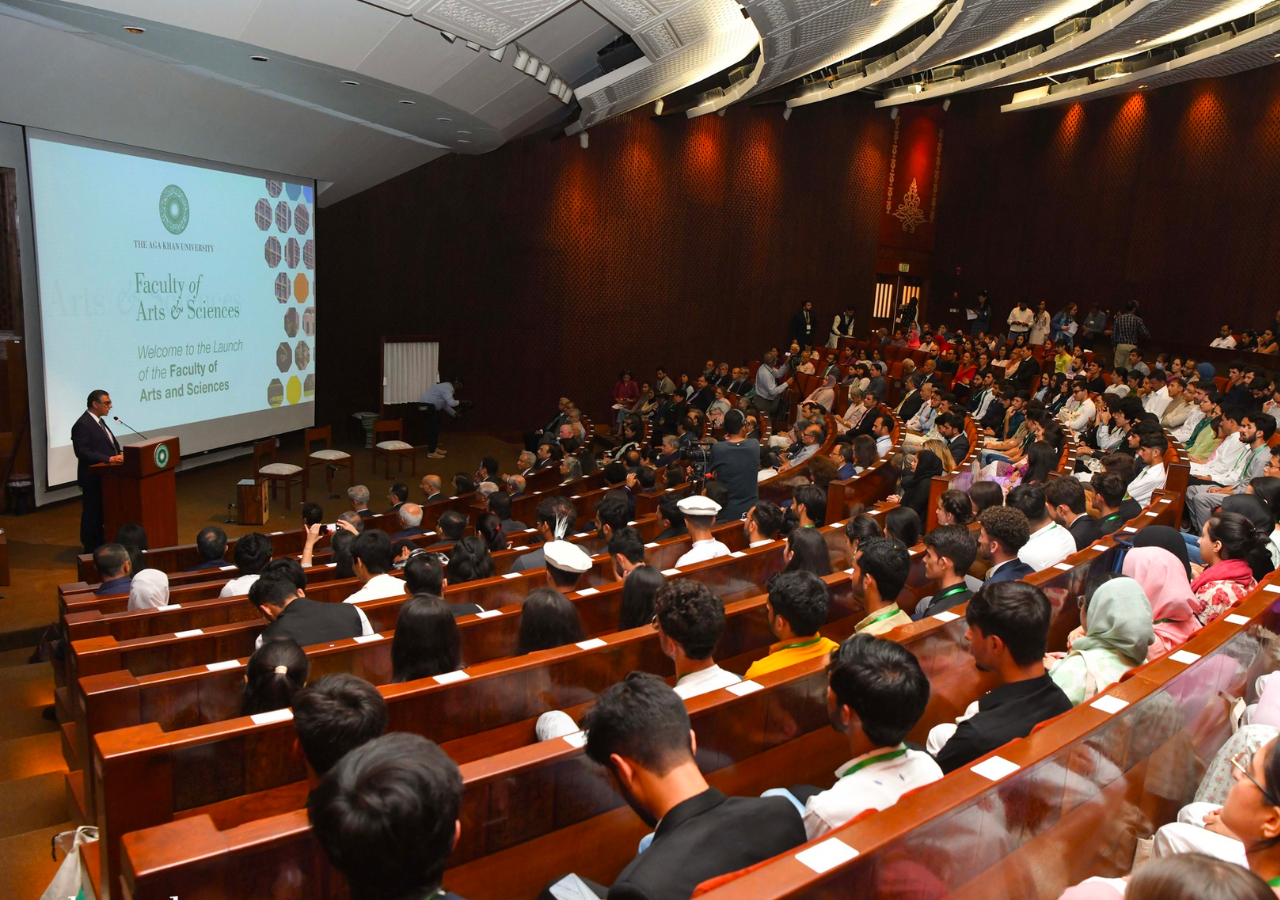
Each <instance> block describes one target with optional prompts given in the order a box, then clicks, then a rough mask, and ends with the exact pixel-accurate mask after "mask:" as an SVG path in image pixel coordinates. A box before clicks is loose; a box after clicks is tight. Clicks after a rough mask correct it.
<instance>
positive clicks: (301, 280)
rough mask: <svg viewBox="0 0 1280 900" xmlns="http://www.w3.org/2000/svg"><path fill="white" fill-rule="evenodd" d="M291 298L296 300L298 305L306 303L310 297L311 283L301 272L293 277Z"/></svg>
mask: <svg viewBox="0 0 1280 900" xmlns="http://www.w3.org/2000/svg"><path fill="white" fill-rule="evenodd" d="M293 296H295V297H297V298H298V302H299V303H306V302H307V298H308V297H310V296H311V283H310V282H308V281H307V276H306V275H303V274H302V273H301V272H299V273H298V274H297V275H295V276H293Z"/></svg>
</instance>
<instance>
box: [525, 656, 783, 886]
mask: <svg viewBox="0 0 1280 900" xmlns="http://www.w3.org/2000/svg"><path fill="white" fill-rule="evenodd" d="M582 729H583V731H585V732H586V734H587V747H586V751H587V756H589V757H590V758H591V759H592V760H594V761H595V762H597V763H599V764H600V765H602V766H604V767H605V768H606V769H607V770H608V771H609V774H610V775H611V776H612V777H613V782H614V784H615V785H616V786H617V788H618V791H619V793H621V794H622V796H623V797H624V798H625V799H626V801H627V803H629V804H630V805H631V808H632V809H633V810H634V811H635V813H636V815H638V816H639V817H640V818H641V819H642V820H644V822H645V823H646V824H648V825H649V826H650V827H654V826H656V828H655V831H654V833H653V841H652V843H650V844H649V846H648V848H647V849H645V850H644V851H643V852H642V853H641V854H640V855H639V856H637V857H636V858H635V859H633V860H632V861H631V862H630V863H629V864H628V865H627V867H626V868H625V869H623V870H622V874H620V875H619V876H618V878H617V880H615V881H614V883H613V886H612V887H610V888H607V889H606V888H604V887H602V886H600V885H596V884H591V883H590V882H586V881H585V880H579V879H577V876H568V878H569V879H574V880H575V881H581V884H583V885H584V886H586V887H587V888H588V889H590V890H591V891H593V892H594V893H595V894H596V895H597V896H598V897H602V898H603V897H608V898H611V900H621V898H626V900H685V898H688V897H690V896H692V895H693V891H694V889H695V888H696V887H697V886H698V885H699V884H701V883H702V882H703V881H706V880H707V879H709V878H715V877H716V876H718V875H724V874H726V873H728V872H735V871H737V870H738V869H743V868H746V867H747V866H751V865H755V864H756V863H758V862H761V861H763V860H766V859H769V858H770V857H772V856H776V855H777V854H779V853H784V852H786V851H787V850H790V849H791V848H793V847H796V846H798V845H800V844H803V843H804V842H805V830H804V823H803V821H802V820H801V818H800V813H799V811H798V810H797V809H796V807H795V806H794V805H793V804H792V803H791V801H789V800H787V799H784V798H782V797H726V796H725V795H724V794H722V793H720V791H718V790H716V789H715V788H713V787H710V786H709V785H708V784H707V782H706V779H704V778H703V776H702V773H701V771H699V769H698V764H697V762H696V761H695V760H694V756H693V754H694V750H695V744H694V734H693V731H692V730H691V728H690V724H689V714H688V712H686V711H685V706H684V701H683V700H681V699H680V697H679V696H678V695H677V694H676V692H675V691H673V690H672V689H671V688H670V687H668V686H667V684H666V682H664V681H663V680H662V679H661V678H659V677H657V676H656V675H650V674H648V673H645V672H632V673H631V674H630V675H628V676H627V677H626V678H625V679H624V680H623V681H622V682H621V683H620V684H615V685H614V686H613V687H611V688H609V689H608V690H606V691H605V692H604V693H602V694H601V695H600V699H599V700H597V701H596V704H595V705H594V706H593V707H592V708H591V709H589V710H588V711H587V714H586V716H585V717H583V720H582ZM550 896H551V893H550V889H548V890H547V891H544V893H543V897H544V898H546V897H550Z"/></svg>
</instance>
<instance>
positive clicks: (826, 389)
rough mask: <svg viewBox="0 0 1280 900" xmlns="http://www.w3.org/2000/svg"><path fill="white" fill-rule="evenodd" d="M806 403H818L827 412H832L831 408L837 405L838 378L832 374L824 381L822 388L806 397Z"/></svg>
mask: <svg viewBox="0 0 1280 900" xmlns="http://www.w3.org/2000/svg"><path fill="white" fill-rule="evenodd" d="M804 402H805V403H816V404H818V405H819V406H821V407H822V408H823V409H825V410H826V411H827V412H831V407H833V406H835V405H836V376H835V375H834V374H831V375H828V376H827V377H826V378H824V379H822V386H821V387H819V388H816V389H815V390H814V392H813V393H812V394H810V395H809V396H808V397H805V398H804Z"/></svg>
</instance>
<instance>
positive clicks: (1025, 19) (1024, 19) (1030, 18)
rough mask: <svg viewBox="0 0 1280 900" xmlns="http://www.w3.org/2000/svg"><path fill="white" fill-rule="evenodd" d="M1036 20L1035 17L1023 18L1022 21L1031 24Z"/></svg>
mask: <svg viewBox="0 0 1280 900" xmlns="http://www.w3.org/2000/svg"><path fill="white" fill-rule="evenodd" d="M1034 18H1035V16H1024V17H1023V19H1022V21H1024V22H1030V21H1031V20H1032V19H1034Z"/></svg>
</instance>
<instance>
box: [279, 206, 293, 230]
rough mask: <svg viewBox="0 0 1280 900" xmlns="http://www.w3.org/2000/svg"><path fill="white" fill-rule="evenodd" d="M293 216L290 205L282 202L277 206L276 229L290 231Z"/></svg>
mask: <svg viewBox="0 0 1280 900" xmlns="http://www.w3.org/2000/svg"><path fill="white" fill-rule="evenodd" d="M292 219H293V216H292V214H291V213H290V212H289V204H288V203H285V202H284V201H283V200H281V201H280V202H279V203H277V204H276V228H278V229H280V231H282V232H284V231H288V230H289V226H290V225H291V224H293V222H292Z"/></svg>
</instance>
